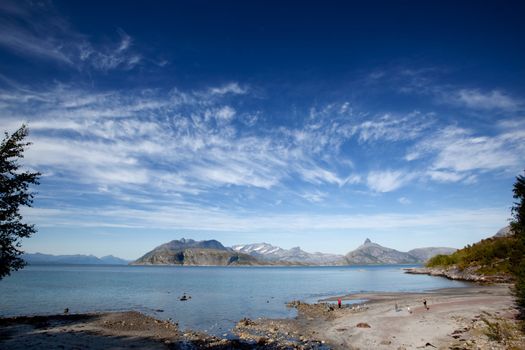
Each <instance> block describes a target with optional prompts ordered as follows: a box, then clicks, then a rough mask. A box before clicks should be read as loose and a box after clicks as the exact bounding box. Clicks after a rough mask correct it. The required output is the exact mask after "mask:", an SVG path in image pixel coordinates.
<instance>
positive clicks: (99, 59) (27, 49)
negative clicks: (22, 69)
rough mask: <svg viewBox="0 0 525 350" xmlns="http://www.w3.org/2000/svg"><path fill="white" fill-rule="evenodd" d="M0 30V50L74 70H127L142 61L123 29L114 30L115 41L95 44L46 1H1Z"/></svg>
mask: <svg viewBox="0 0 525 350" xmlns="http://www.w3.org/2000/svg"><path fill="white" fill-rule="evenodd" d="M0 31H1V32H2V35H1V36H0V47H3V48H4V49H6V50H8V51H10V52H12V53H15V54H17V55H20V56H24V57H29V58H34V59H44V60H48V61H53V62H55V63H57V64H61V65H65V66H68V67H73V68H76V69H83V68H91V69H96V70H100V71H108V70H113V69H124V70H128V69H132V68H134V67H135V66H137V65H138V64H140V63H141V62H142V61H143V59H142V55H141V54H140V53H138V52H137V51H136V50H135V49H134V48H133V39H132V38H131V36H130V35H128V34H127V33H126V32H125V31H124V30H122V29H118V30H117V33H116V34H117V35H118V38H117V39H116V40H114V41H113V42H109V43H105V44H95V43H93V42H92V41H91V40H90V38H89V37H88V36H87V35H84V34H82V33H80V32H78V31H76V30H75V29H73V28H72V27H71V25H70V24H69V23H68V22H67V21H66V20H65V19H64V18H63V17H62V16H61V15H60V14H59V13H57V12H56V10H55V9H54V7H53V6H52V4H51V3H47V2H43V3H34V2H13V1H5V2H3V3H2V5H1V6H0Z"/></svg>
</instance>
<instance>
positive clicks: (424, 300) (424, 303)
mask: <svg viewBox="0 0 525 350" xmlns="http://www.w3.org/2000/svg"><path fill="white" fill-rule="evenodd" d="M423 305H425V309H427V310H430V308H429V307H428V306H427V299H423Z"/></svg>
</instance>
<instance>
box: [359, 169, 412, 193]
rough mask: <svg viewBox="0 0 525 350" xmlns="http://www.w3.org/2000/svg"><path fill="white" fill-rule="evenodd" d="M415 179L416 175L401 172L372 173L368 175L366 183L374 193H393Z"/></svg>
mask: <svg viewBox="0 0 525 350" xmlns="http://www.w3.org/2000/svg"><path fill="white" fill-rule="evenodd" d="M413 178H414V174H410V173H407V172H404V171H400V170H384V171H371V172H369V173H368V177H367V179H366V183H367V185H368V187H369V188H370V189H371V190H373V191H376V192H392V191H395V190H397V189H398V188H400V187H401V186H404V185H405V184H406V183H408V182H409V181H411V180H412V179H413Z"/></svg>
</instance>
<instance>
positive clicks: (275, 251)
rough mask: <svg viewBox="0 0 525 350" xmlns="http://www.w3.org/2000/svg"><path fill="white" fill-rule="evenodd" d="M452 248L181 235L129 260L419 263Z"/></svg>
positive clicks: (194, 263) (171, 262)
mask: <svg viewBox="0 0 525 350" xmlns="http://www.w3.org/2000/svg"><path fill="white" fill-rule="evenodd" d="M455 251H456V249H455V248H446V247H427V248H418V249H413V250H411V251H409V252H406V253H405V252H400V251H398V250H395V249H392V248H387V247H383V246H381V245H379V244H377V243H373V242H372V241H371V240H370V239H367V240H366V241H365V242H364V243H363V244H362V245H361V246H359V247H358V248H357V249H355V250H353V251H351V252H349V253H348V254H346V255H337V254H324V253H318V252H316V253H308V252H305V251H304V250H302V249H301V248H300V247H294V248H292V249H283V248H280V247H276V246H273V245H271V244H268V243H254V244H246V245H234V246H233V247H231V248H229V247H225V246H224V245H222V244H221V243H220V242H219V241H216V240H204V241H195V240H193V239H185V238H182V239H180V240H173V241H171V242H168V243H164V244H162V245H160V246H158V247H156V248H155V249H153V250H151V251H149V252H147V253H146V254H144V255H143V256H142V257H140V258H139V259H137V260H136V261H134V262H132V263H131V265H184V266H202V265H205V266H232V265H310V266H337V265H366V264H414V263H423V262H425V261H427V260H428V259H430V258H431V257H433V256H435V255H437V254H451V253H453V252H455Z"/></svg>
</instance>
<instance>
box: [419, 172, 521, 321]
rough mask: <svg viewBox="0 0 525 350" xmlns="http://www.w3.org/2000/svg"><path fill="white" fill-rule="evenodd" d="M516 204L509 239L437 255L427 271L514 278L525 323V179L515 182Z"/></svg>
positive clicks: (517, 299)
mask: <svg viewBox="0 0 525 350" xmlns="http://www.w3.org/2000/svg"><path fill="white" fill-rule="evenodd" d="M513 197H514V199H515V200H516V202H515V203H514V206H513V208H512V221H511V224H510V233H509V235H504V236H501V237H491V238H488V239H484V240H481V241H480V242H478V243H475V244H473V245H467V246H466V247H465V248H463V249H460V250H458V251H456V252H455V253H453V254H450V255H436V256H434V257H433V258H432V259H430V260H429V261H428V262H427V264H426V265H427V267H429V268H433V267H450V268H452V267H454V268H456V269H459V270H466V269H473V270H475V272H476V274H481V275H500V276H501V275H503V276H511V277H512V279H513V281H514V294H515V297H516V304H517V306H518V308H519V313H520V318H521V319H522V320H524V319H525V176H523V175H519V176H518V177H517V178H516V182H515V183H514V188H513Z"/></svg>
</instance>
